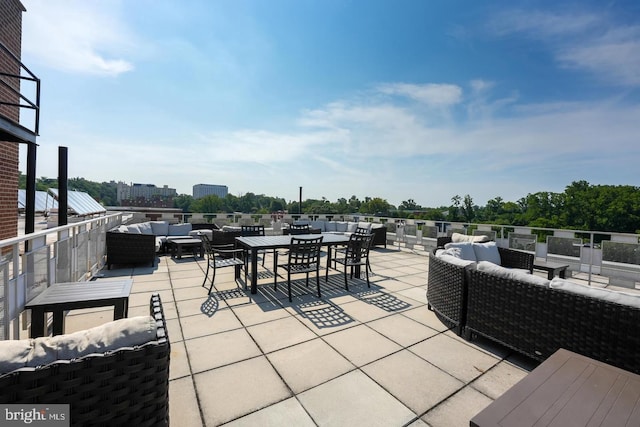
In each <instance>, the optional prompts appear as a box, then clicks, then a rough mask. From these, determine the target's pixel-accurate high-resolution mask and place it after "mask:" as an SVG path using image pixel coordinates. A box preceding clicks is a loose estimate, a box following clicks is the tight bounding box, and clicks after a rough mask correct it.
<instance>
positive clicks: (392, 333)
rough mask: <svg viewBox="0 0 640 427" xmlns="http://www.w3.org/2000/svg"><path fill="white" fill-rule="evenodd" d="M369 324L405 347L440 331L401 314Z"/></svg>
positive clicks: (368, 324)
mask: <svg viewBox="0 0 640 427" xmlns="http://www.w3.org/2000/svg"><path fill="white" fill-rule="evenodd" d="M367 326H369V327H370V328H372V329H374V330H376V331H378V332H379V333H381V334H382V335H384V336H385V337H387V338H389V339H390V340H392V341H394V342H396V343H398V344H400V345H401V346H403V347H408V346H410V345H413V344H416V343H418V342H420V341H422V340H424V339H427V338H429V337H432V336H434V335H436V334H437V333H438V331H436V330H435V329H432V328H430V327H428V326H426V325H423V324H422V323H420V322H416V321H415V320H413V319H410V318H408V317H405V316H403V315H401V314H394V315H391V316H387V317H383V318H382V319H379V320H374V321H372V322H369V323H367Z"/></svg>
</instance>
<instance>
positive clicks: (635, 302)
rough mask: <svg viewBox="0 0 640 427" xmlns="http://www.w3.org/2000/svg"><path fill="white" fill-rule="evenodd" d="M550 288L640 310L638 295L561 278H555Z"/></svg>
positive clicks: (639, 297) (639, 296)
mask: <svg viewBox="0 0 640 427" xmlns="http://www.w3.org/2000/svg"><path fill="white" fill-rule="evenodd" d="M550 287H551V288H552V289H562V290H563V291H567V292H571V293H574V294H578V295H585V296H588V297H591V298H597V299H601V300H604V301H608V302H614V303H617V304H622V305H627V306H630V307H636V308H640V295H636V294H628V293H626V292H620V291H614V290H611V289H601V288H594V287H593V286H588V285H583V284H581V283H575V282H571V281H569V280H566V279H560V278H559V277H555V278H554V279H553V280H552V281H551V285H550Z"/></svg>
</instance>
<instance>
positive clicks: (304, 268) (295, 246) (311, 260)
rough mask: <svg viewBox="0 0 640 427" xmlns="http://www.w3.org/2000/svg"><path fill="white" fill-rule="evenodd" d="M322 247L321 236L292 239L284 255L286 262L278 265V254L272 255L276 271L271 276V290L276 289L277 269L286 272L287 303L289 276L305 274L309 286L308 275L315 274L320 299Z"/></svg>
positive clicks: (290, 300)
mask: <svg viewBox="0 0 640 427" xmlns="http://www.w3.org/2000/svg"><path fill="white" fill-rule="evenodd" d="M321 247H322V236H320V237H311V238H305V237H292V238H291V244H290V245H289V250H288V252H287V253H286V256H287V262H286V263H282V264H278V252H277V251H276V252H275V254H274V257H275V261H274V265H275V266H276V271H274V275H273V288H274V289H276V290H277V289H278V268H283V269H285V270H287V289H288V294H289V302H292V298H291V275H292V274H298V273H305V274H306V285H307V286H309V273H312V272H314V271H315V272H316V285H317V287H318V298H320V248H321Z"/></svg>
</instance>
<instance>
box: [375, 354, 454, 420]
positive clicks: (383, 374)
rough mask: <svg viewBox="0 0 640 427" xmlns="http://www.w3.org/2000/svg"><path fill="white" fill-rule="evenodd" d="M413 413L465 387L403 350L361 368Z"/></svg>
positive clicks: (421, 410)
mask: <svg viewBox="0 0 640 427" xmlns="http://www.w3.org/2000/svg"><path fill="white" fill-rule="evenodd" d="M362 370H363V371H364V372H365V373H366V374H367V375H369V376H370V377H371V378H373V379H374V381H376V382H377V383H378V384H380V385H381V386H382V387H384V388H385V390H387V391H388V392H389V393H391V394H392V395H393V396H395V397H396V398H397V399H398V400H399V401H400V402H402V403H403V404H404V405H406V406H407V407H409V408H410V409H411V410H412V411H413V412H415V413H416V414H422V413H424V412H425V411H427V410H428V409H430V408H431V407H432V406H434V405H436V404H438V403H439V402H441V401H442V400H444V399H445V398H446V397H448V396H450V395H451V394H453V393H455V392H456V391H457V390H459V389H460V388H462V387H463V386H464V383H462V382H461V381H460V380H457V379H456V378H454V377H452V376H451V375H449V374H447V373H446V372H443V371H442V370H440V369H438V368H436V367H435V366H433V365H431V364H430V363H428V362H426V361H425V360H423V359H421V358H420V357H418V356H416V355H415V354H413V353H411V352H409V351H407V350H403V351H400V352H398V353H394V354H392V355H390V356H388V357H385V358H384V359H381V360H378V361H376V362H374V363H371V364H369V365H367V366H365V367H363V368H362Z"/></svg>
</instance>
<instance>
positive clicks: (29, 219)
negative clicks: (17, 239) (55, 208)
mask: <svg viewBox="0 0 640 427" xmlns="http://www.w3.org/2000/svg"><path fill="white" fill-rule="evenodd" d="M37 147H38V146H37V145H36V144H35V143H29V144H28V145H27V194H26V197H27V200H26V205H25V221H24V234H31V233H33V232H34V231H35V228H36V225H35V224H36V150H37Z"/></svg>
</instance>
